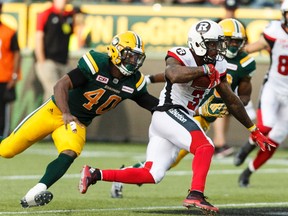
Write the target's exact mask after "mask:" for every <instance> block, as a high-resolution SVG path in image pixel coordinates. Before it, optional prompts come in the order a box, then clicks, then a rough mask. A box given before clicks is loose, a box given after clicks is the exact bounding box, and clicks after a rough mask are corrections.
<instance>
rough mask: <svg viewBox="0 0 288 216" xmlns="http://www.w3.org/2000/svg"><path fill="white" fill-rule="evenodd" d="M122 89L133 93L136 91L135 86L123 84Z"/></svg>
mask: <svg viewBox="0 0 288 216" xmlns="http://www.w3.org/2000/svg"><path fill="white" fill-rule="evenodd" d="M122 91H124V92H128V93H130V94H132V93H133V92H134V89H133V88H130V87H128V86H123V87H122Z"/></svg>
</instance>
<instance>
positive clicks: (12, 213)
mask: <svg viewBox="0 0 288 216" xmlns="http://www.w3.org/2000/svg"><path fill="white" fill-rule="evenodd" d="M287 205H288V202H274V203H239V204H222V205H217V207H262V206H265V207H268V206H273V207H275V206H287ZM183 208H184V207H183V206H153V207H133V208H104V209H70V210H64V209H59V210H46V211H33V212H30V211H29V212H27V211H22V212H0V215H28V214H30V215H35V214H38V215H39V214H49V213H77V212H103V211H106V212H107V211H137V210H157V209H183ZM277 213H278V212H277ZM283 213H284V212H283ZM286 214H287V212H286ZM268 215H269V214H268ZM277 215H279V214H277ZM283 215H284V214H283Z"/></svg>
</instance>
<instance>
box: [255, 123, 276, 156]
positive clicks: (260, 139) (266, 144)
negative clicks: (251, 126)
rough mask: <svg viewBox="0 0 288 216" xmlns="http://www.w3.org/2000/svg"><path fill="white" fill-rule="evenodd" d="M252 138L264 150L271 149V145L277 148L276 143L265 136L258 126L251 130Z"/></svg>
mask: <svg viewBox="0 0 288 216" xmlns="http://www.w3.org/2000/svg"><path fill="white" fill-rule="evenodd" d="M251 138H252V140H253V141H254V142H255V143H256V145H257V146H259V147H260V149H261V150H262V151H266V150H268V151H270V150H271V146H272V147H274V148H276V145H275V144H274V143H272V142H271V141H270V140H269V139H268V138H267V137H266V136H264V135H263V134H262V133H261V132H260V130H259V129H258V128H255V130H254V131H252V132H251Z"/></svg>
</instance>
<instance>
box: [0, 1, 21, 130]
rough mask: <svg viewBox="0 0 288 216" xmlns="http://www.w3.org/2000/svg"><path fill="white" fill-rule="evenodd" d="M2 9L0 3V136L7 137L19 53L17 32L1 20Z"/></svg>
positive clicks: (19, 62) (19, 58) (17, 71)
mask: <svg viewBox="0 0 288 216" xmlns="http://www.w3.org/2000/svg"><path fill="white" fill-rule="evenodd" d="M2 7H3V3H2V2H0V136H7V134H8V133H9V130H10V110H11V107H10V104H11V102H13V101H14V100H15V99H16V92H15V88H16V85H17V82H18V80H19V77H20V76H19V75H20V69H21V53H20V48H19V44H18V37H17V30H15V29H12V28H10V27H9V26H8V25H6V24H5V23H3V21H2V20H1V14H2ZM2 17H3V16H2Z"/></svg>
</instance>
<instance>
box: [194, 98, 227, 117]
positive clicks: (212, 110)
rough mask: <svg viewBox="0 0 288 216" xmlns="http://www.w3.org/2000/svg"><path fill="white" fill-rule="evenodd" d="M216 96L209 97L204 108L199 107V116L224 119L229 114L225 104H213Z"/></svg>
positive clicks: (203, 105)
mask: <svg viewBox="0 0 288 216" xmlns="http://www.w3.org/2000/svg"><path fill="white" fill-rule="evenodd" d="M213 99H214V95H212V96H211V97H209V98H208V99H207V100H206V101H205V102H204V104H202V106H200V107H199V109H198V111H199V115H201V116H204V117H215V118H222V117H224V116H225V115H227V114H229V112H228V109H227V107H226V105H225V104H224V103H211V102H212V100H213Z"/></svg>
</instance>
